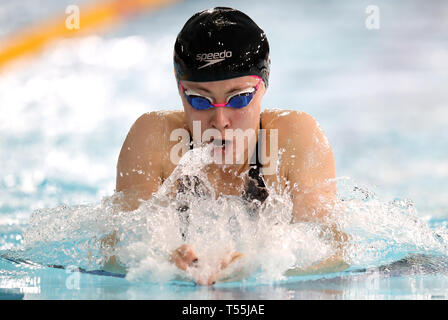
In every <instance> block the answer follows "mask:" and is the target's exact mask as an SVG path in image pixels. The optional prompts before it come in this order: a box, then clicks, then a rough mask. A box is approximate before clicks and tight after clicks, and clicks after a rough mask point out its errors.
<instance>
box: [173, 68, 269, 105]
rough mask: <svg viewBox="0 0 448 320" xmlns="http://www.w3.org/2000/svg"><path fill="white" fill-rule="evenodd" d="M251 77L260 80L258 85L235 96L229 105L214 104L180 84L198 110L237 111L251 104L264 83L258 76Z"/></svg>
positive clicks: (189, 100)
mask: <svg viewBox="0 0 448 320" xmlns="http://www.w3.org/2000/svg"><path fill="white" fill-rule="evenodd" d="M251 77H254V78H256V79H258V83H257V85H256V86H255V87H253V88H250V89H247V90H244V91H242V92H238V93H236V94H235V95H233V96H231V97H229V99H228V101H227V103H213V102H212V99H211V98H209V97H205V96H202V95H200V94H199V93H196V92H194V91H192V90H188V89H185V88H184V86H183V85H182V83H181V82H179V83H180V88H181V90H182V93H183V94H184V95H185V97H186V98H187V101H188V102H189V103H190V105H191V106H192V107H193V108H194V109H196V110H207V109H211V108H217V107H231V108H235V109H241V108H244V107H246V106H247V105H248V104H249V103H250V102H251V100H252V98H253V97H254V95H255V93H256V92H257V90H258V88H259V86H260V83H261V81H262V79H261V78H260V77H258V76H251Z"/></svg>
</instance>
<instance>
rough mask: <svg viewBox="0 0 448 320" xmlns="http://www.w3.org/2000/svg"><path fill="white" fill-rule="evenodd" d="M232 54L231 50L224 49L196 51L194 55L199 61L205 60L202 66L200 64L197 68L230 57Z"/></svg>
mask: <svg viewBox="0 0 448 320" xmlns="http://www.w3.org/2000/svg"><path fill="white" fill-rule="evenodd" d="M231 56H232V51H227V50H224V51H222V52H211V53H198V54H197V55H196V60H199V61H201V62H207V63H206V64H204V65H203V66H200V67H199V68H198V69H202V68H205V67H208V66H211V65H212V64H215V63H218V62H221V61H224V60H225V59H226V58H230V57H231Z"/></svg>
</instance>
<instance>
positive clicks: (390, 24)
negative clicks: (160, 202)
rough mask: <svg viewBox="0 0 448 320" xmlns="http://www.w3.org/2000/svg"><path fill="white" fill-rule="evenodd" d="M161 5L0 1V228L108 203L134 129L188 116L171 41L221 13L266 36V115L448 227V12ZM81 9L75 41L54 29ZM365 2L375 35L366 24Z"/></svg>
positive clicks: (447, 7) (372, 185)
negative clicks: (292, 122)
mask: <svg viewBox="0 0 448 320" xmlns="http://www.w3.org/2000/svg"><path fill="white" fill-rule="evenodd" d="M153 2H155V1H148V0H140V1H135V0H122V1H109V2H105V1H102V2H100V1H97V0H83V1H75V0H14V1H13V0H0V225H4V226H5V225H13V224H14V225H17V224H19V225H20V224H22V223H23V224H25V223H27V219H28V218H29V215H30V214H31V213H32V211H33V210H36V209H39V208H50V207H55V206H57V205H59V204H67V205H75V204H84V203H92V202H99V201H100V200H101V199H102V197H104V196H107V195H111V194H112V193H113V192H114V188H115V173H116V172H115V168H116V162H117V159H118V154H119V151H120V148H121V145H122V143H123V141H124V139H125V137H126V134H127V132H128V130H129V128H130V127H131V125H132V124H133V122H134V121H135V120H136V119H137V118H138V117H139V116H140V115H141V114H142V113H145V112H150V111H154V110H175V109H181V102H180V98H179V96H178V94H177V90H176V83H175V79H174V73H173V65H172V55H173V45H174V41H175V38H176V36H177V33H178V32H179V31H180V29H181V28H182V26H183V24H184V23H185V22H186V20H187V19H188V18H189V17H190V16H192V15H193V14H194V13H195V12H197V11H200V10H203V9H207V8H211V7H215V6H230V7H234V8H237V9H239V10H241V11H243V12H245V13H247V14H248V15H249V16H250V17H251V18H252V19H253V20H254V21H255V22H257V24H259V26H260V27H261V28H262V29H263V30H264V31H265V32H266V34H267V37H268V40H269V42H270V46H271V60H272V66H271V78H270V86H269V88H268V91H267V94H266V95H265V98H264V102H263V108H264V109H270V108H278V109H290V110H302V111H305V112H307V113H309V114H311V115H312V116H313V117H314V118H315V119H316V120H317V121H318V122H319V123H320V125H321V127H322V129H323V130H324V131H325V133H326V135H327V137H328V139H329V141H330V143H331V145H332V147H333V150H334V154H335V158H336V164H337V176H338V177H350V178H351V179H353V180H355V181H356V182H357V183H359V184H361V185H363V186H365V187H366V188H367V189H369V190H370V191H372V192H374V193H375V194H376V195H377V196H378V197H380V198H382V199H384V200H393V199H396V198H399V199H404V198H406V199H409V200H411V201H412V202H413V203H414V204H415V205H416V207H417V210H418V213H419V215H420V216H421V217H423V218H425V219H432V220H434V219H435V220H437V219H442V220H443V219H446V218H448V210H447V208H448V197H447V191H448V108H447V100H448V99H447V98H448V93H447V91H448V90H447V87H448V86H447V84H448V32H447V31H448V2H447V1H444V0H433V1H431V2H425V1H417V0H408V1H406V2H403V1H398V0H393V1H391V0H375V1H363V0H346V1H336V0H333V1H323V0H322V1H316V0H307V1H305V0H303V1H297V0H294V1H293V0H291V1H287V0H280V1H279V0H276V1H274V0H272V1H263V2H260V1H255V0H245V1H210V0H195V1H171V2H169V3H167V4H164V3H163V1H158V2H159V3H158V4H157V7H156V8H154V3H153ZM73 5H76V6H79V9H80V10H79V13H80V28H79V29H76V30H71V31H70V32H68V31H67V30H66V29H64V28H63V27H62V28H61V27H60V25H64V24H65V22H66V19H67V18H69V17H70V16H71V14H70V13H66V9H67V7H68V6H73ZM369 5H374V6H376V7H377V8H378V9H379V11H378V13H379V15H377V16H376V18H379V21H378V25H376V26H377V27H379V28H374V29H369V28H367V27H366V21H370V20H369V17H370V18H372V17H373V16H372V15H370V14H369V13H367V12H366V9H367V7H368V6H369ZM95 10H96V11H95ZM89 15H90V16H89ZM83 17H84V18H83ZM86 17H90V18H89V19H90V20H87V18H86ZM92 17H93V18H92ZM95 17H96V18H95ZM83 19H84V20H83ZM95 19H96V20H95ZM55 30H58V32H56V31H55ZM64 30H65V31H64ZM33 35H34V36H33ZM36 39H37V40H36ZM20 41H22V44H23V41H25V43H27V44H28V45H25V46H23V47H21V48H22V49H19V50H18V51H17V50H16V51H15V52H16V53H17V52H19V53H26V55H21V54H16V55H14V54H9V55H8V54H6V53H5V52H12V51H11V46H14V45H17V43H19V44H20ZM39 41H40V42H39ZM8 50H9V51H8Z"/></svg>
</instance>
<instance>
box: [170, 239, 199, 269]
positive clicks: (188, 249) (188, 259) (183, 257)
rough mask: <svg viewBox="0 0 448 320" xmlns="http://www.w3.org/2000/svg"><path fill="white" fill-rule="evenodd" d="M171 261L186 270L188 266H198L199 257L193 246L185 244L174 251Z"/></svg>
mask: <svg viewBox="0 0 448 320" xmlns="http://www.w3.org/2000/svg"><path fill="white" fill-rule="evenodd" d="M170 261H171V262H173V263H174V264H175V265H176V266H177V267H178V268H179V269H181V270H183V271H186V270H187V268H188V267H195V266H197V263H198V261H199V259H198V257H197V256H196V253H195V252H194V250H193V247H192V246H190V245H188V244H183V245H181V246H180V247H179V248H177V249H176V250H174V251H173V253H172V254H171V257H170Z"/></svg>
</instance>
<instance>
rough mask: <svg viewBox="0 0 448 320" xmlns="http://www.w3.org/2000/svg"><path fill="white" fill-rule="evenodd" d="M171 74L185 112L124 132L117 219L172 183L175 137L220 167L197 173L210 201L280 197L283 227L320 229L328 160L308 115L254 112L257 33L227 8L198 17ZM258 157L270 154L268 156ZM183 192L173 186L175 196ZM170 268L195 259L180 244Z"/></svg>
mask: <svg viewBox="0 0 448 320" xmlns="http://www.w3.org/2000/svg"><path fill="white" fill-rule="evenodd" d="M174 69H175V76H176V80H177V85H178V92H179V95H180V97H181V100H182V104H183V108H184V110H183V111H174V112H151V113H146V114H144V115H142V116H141V117H140V118H138V119H137V120H136V122H135V123H134V124H133V126H132V128H131V130H130V131H129V133H128V135H127V137H126V140H125V142H124V144H123V146H122V149H121V152H120V156H119V159H118V164H117V180H116V191H117V192H121V193H122V194H123V195H124V197H123V198H122V199H123V201H122V203H121V206H122V209H123V210H134V209H136V208H138V206H139V204H140V200H147V199H149V198H151V196H152V195H153V193H155V192H157V191H158V190H159V188H160V187H161V186H162V184H163V182H164V181H165V180H166V179H167V178H168V177H169V176H170V175H171V173H172V172H173V170H174V169H175V168H176V166H177V162H176V161H174V159H173V154H175V153H173V152H172V151H173V150H174V148H176V147H177V146H178V143H179V141H178V140H177V139H175V140H174V141H172V139H170V137H171V134H172V133H173V132H174V131H175V130H179V129H182V130H185V131H186V132H188V134H189V137H190V139H191V141H192V142H193V143H192V144H195V145H204V144H205V145H212V146H213V147H212V151H211V152H212V154H213V157H214V159H215V160H216V159H218V158H219V159H221V160H223V159H225V160H224V161H221V162H219V161H215V162H213V163H211V164H209V165H207V166H206V167H205V174H206V175H207V177H208V181H209V182H210V185H211V186H212V187H213V189H214V191H215V192H214V193H215V194H216V195H217V196H219V195H235V196H242V197H243V198H244V199H245V201H247V203H248V207H251V204H254V203H255V204H258V205H260V204H262V203H263V201H265V199H266V197H267V196H268V192H267V188H266V187H267V186H269V187H273V188H275V189H281V190H285V188H287V187H289V188H290V192H291V198H292V202H293V215H292V217H293V221H292V223H294V222H299V221H317V222H322V221H323V220H324V218H325V216H326V215H327V214H328V213H329V211H330V210H331V207H332V204H333V203H334V201H335V200H336V185H335V182H334V181H333V180H332V179H333V178H335V163H334V157H333V152H332V149H331V146H330V145H329V143H328V141H327V139H326V137H325V135H324V133H323V132H322V130H321V129H320V127H319V125H318V123H317V122H316V121H315V120H314V119H313V118H312V117H311V116H310V115H308V114H306V113H304V112H299V111H286V110H265V111H263V112H261V103H262V99H263V96H264V94H265V92H266V89H267V87H268V83H269V73H270V57H269V43H268V40H267V38H266V34H265V33H264V32H263V30H262V29H260V28H259V27H258V25H257V24H256V23H255V22H254V21H253V20H252V19H251V18H249V17H248V16H247V15H246V14H244V13H242V12H241V11H238V10H235V9H232V8H226V7H217V8H213V9H209V10H204V11H201V12H198V13H196V14H194V15H193V16H192V17H191V18H190V19H189V20H188V21H187V22H186V24H185V25H184V27H183V29H182V30H181V31H180V33H179V35H178V36H177V39H176V42H175V46H174ZM251 137H252V138H251ZM260 150H264V151H266V150H269V151H270V152H269V155H268V154H267V152H260ZM280 156H281V161H279V159H280V158H279V157H280ZM190 182H191V183H193V184H194V181H190ZM183 189H185V188H183V187H182V185H181V186H180V187H179V189H178V191H182V190H183ZM252 208H253V206H252ZM180 211H181V212H183V211H188V208H187V207H184V208H180ZM339 240H340V241H342V240H341V239H339ZM239 257H241V253H239V252H230V253H229V254H228V255H227V256H225V257H223V258H222V262H221V264H220V266H219V267H218V270H223V269H225V268H226V267H227V266H228V265H229V264H231V263H232V262H233V261H235V260H237V259H238V258H239ZM171 261H172V262H173V263H174V264H175V265H176V266H177V267H178V268H180V269H182V270H187V269H188V268H191V267H194V266H195V265H196V264H197V263H198V257H197V255H196V253H195V249H194V248H193V247H192V246H191V245H189V244H188V243H185V244H183V245H182V246H180V247H179V248H177V249H176V250H174V252H173V253H172V255H171ZM199 262H200V261H199ZM341 266H345V264H344V263H343V260H342V258H341V257H340V255H336V256H335V257H332V258H330V259H329V260H327V261H325V262H322V263H321V264H319V265H317V266H314V267H313V270H319V269H326V270H327V269H328V270H332V268H333V269H334V268H341ZM218 277H219V271H218V272H217V273H216V274H214V275H212V276H210V277H208V278H207V279H206V280H201V279H199V278H198V279H197V282H198V283H202V284H212V283H214V282H215V280H216V279H217V278H218Z"/></svg>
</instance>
